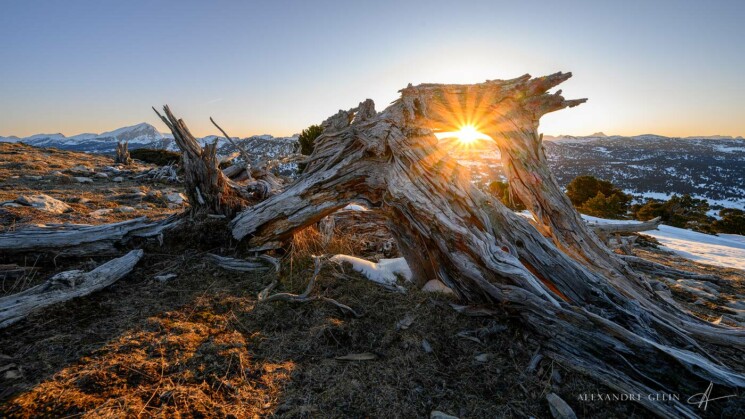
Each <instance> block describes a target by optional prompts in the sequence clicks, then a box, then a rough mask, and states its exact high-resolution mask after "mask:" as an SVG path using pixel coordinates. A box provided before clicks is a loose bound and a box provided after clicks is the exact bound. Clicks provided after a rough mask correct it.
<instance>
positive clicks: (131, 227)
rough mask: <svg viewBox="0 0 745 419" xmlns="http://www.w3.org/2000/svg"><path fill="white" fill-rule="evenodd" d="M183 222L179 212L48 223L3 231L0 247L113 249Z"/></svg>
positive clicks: (80, 250)
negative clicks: (117, 219)
mask: <svg viewBox="0 0 745 419" xmlns="http://www.w3.org/2000/svg"><path fill="white" fill-rule="evenodd" d="M179 222H180V220H179V218H178V216H171V217H168V218H166V219H164V220H161V221H155V222H153V221H150V220H149V219H148V218H146V217H140V218H135V219H132V220H127V221H121V222H118V223H113V224H101V225H88V224H46V225H41V226H29V227H24V228H20V229H18V230H14V231H9V232H5V233H0V251H2V252H3V253H7V254H13V253H23V252H31V251H33V252H42V251H53V252H60V253H62V254H65V255H71V256H73V255H86V254H90V253H96V252H110V251H114V250H115V246H116V245H121V244H125V243H127V242H128V241H129V240H131V239H133V238H135V237H140V238H149V237H156V236H159V235H160V234H162V233H163V232H164V231H166V230H168V229H171V228H173V227H175V226H176V225H178V224H179Z"/></svg>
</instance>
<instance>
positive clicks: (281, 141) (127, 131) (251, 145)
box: [0, 122, 297, 158]
mask: <svg viewBox="0 0 745 419" xmlns="http://www.w3.org/2000/svg"><path fill="white" fill-rule="evenodd" d="M216 139H217V143H218V145H217V152H218V154H220V155H229V154H232V153H234V152H236V151H238V150H237V149H236V148H235V147H234V146H233V145H232V144H231V143H230V142H229V141H228V140H227V139H225V137H218V136H216V135H209V136H207V137H202V138H197V141H199V142H200V143H201V144H202V145H204V144H206V143H213V142H214V141H215V140H216ZM233 140H235V141H236V142H238V143H239V144H243V145H244V147H245V148H246V149H249V150H252V153H254V154H255V155H257V156H260V157H261V158H267V157H268V158H277V157H283V156H286V155H288V154H291V153H292V152H293V150H294V147H295V146H296V144H297V137H273V136H271V135H255V136H252V137H248V138H238V137H234V138H233ZM119 141H122V142H129V149H130V150H134V149H138V148H156V149H166V150H171V151H177V150H178V147H177V146H176V143H175V142H174V140H173V135H172V134H163V133H161V132H158V130H157V129H156V128H155V127H154V126H152V125H150V124H147V123H144V122H143V123H141V124H137V125H132V126H130V127H124V128H119V129H116V130H114V131H109V132H104V133H102V134H79V135H74V136H71V137H66V136H64V135H63V134H36V135H32V136H30V137H25V138H19V137H15V136H13V137H0V142H23V143H25V144H28V145H32V146H36V147H55V148H59V149H61V150H70V151H82V152H86V153H114V152H115V151H116V144H117V143H118V142H119Z"/></svg>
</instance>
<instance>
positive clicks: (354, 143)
mask: <svg viewBox="0 0 745 419" xmlns="http://www.w3.org/2000/svg"><path fill="white" fill-rule="evenodd" d="M569 76H570V75H569V74H563V73H557V74H553V75H550V76H547V77H541V78H531V77H530V76H523V77H520V78H517V79H513V80H504V81H503V80H493V81H487V82H486V83H481V84H475V85H439V84H423V85H419V86H409V87H407V88H405V89H403V90H402V91H401V93H402V95H401V98H400V99H399V100H397V101H396V102H394V103H393V104H392V105H390V106H389V107H388V108H386V109H385V110H384V111H382V112H380V113H376V112H375V109H374V104H373V103H372V101H370V100H367V101H365V102H363V103H361V104H360V105H359V106H358V107H356V108H353V109H351V110H349V111H346V112H345V111H340V112H339V113H338V114H336V115H334V116H333V117H331V118H329V119H328V120H327V121H325V122H324V124H323V127H324V133H323V134H322V135H321V136H320V137H319V138H318V139H317V140H316V146H315V150H314V152H313V154H312V155H311V156H310V157H309V158H308V161H307V167H306V169H305V171H304V173H303V176H302V177H301V178H299V179H298V180H297V181H296V182H294V183H293V184H291V185H289V186H287V187H286V188H285V189H284V190H283V191H282V192H281V193H279V194H277V195H274V196H271V197H269V198H268V199H266V200H264V201H262V202H260V203H258V204H256V205H253V206H252V207H250V208H247V209H246V210H244V211H243V212H241V213H240V214H238V216H237V217H235V219H234V220H233V221H232V224H231V227H232V230H233V235H234V237H235V238H237V239H243V240H247V241H248V243H249V244H250V245H252V246H254V247H255V249H257V250H260V249H268V248H273V247H277V246H281V244H282V242H283V241H284V240H286V239H287V237H289V236H290V235H291V234H292V233H293V231H295V230H297V229H300V228H304V227H306V226H309V225H311V224H313V223H316V222H318V221H319V220H320V219H321V218H323V217H325V216H327V215H329V214H331V213H333V212H334V211H336V210H338V209H339V208H341V207H344V206H346V205H347V204H348V203H350V202H353V201H359V202H365V203H367V204H368V206H370V207H375V208H377V209H378V210H379V211H381V212H382V213H383V214H384V215H385V217H386V219H387V220H388V222H389V224H390V227H391V231H392V233H393V234H394V236H395V237H396V239H397V243H398V245H399V248H400V249H401V251H402V253H403V255H404V256H405V258H406V260H407V261H408V263H409V265H410V267H411V269H412V271H413V273H414V275H415V277H416V279H417V281H418V282H419V283H420V284H423V283H424V282H426V281H428V280H431V279H438V280H440V281H442V282H443V283H445V284H446V285H447V286H449V287H450V288H451V289H453V290H454V291H455V292H456V293H457V295H458V296H460V297H461V298H462V299H463V300H465V301H468V302H470V303H474V304H481V305H486V306H489V307H492V309H493V310H497V311H507V312H509V313H513V314H514V315H516V316H519V317H520V318H522V319H523V321H524V322H525V324H526V326H528V327H530V328H532V329H534V330H535V331H536V332H537V333H538V334H539V335H540V336H542V337H543V339H544V343H543V345H544V346H543V347H544V351H545V353H546V354H547V355H549V356H551V357H552V358H553V359H555V360H557V361H560V362H562V363H564V364H565V365H567V366H568V367H570V368H574V369H577V370H579V371H582V372H583V373H586V374H588V375H591V376H593V377H595V378H597V379H598V380H600V381H602V382H603V383H605V384H606V385H608V386H610V387H612V388H614V389H616V390H618V391H620V392H626V393H635V394H636V393H640V394H653V393H657V392H668V393H677V394H681V395H692V394H695V393H698V392H700V391H702V389H705V388H706V386H707V385H708V383H709V381H711V382H714V383H716V384H717V385H721V386H725V387H730V388H743V387H745V375H744V374H743V372H742V371H743V369H742V360H739V359H737V358H736V357H735V358H732V357H731V355H729V356H728V355H727V354H728V352H727V350H726V348H736V349H738V350H741V349H742V348H744V347H745V331H744V330H742V329H736V328H731V327H724V326H719V325H713V324H710V323H707V322H705V321H703V320H701V319H698V318H696V317H693V316H692V315H690V314H689V313H685V312H682V311H680V310H679V309H678V308H677V307H675V306H673V305H671V304H669V303H667V302H666V301H665V300H664V299H663V298H661V297H659V296H658V295H656V294H655V292H654V291H653V290H652V289H651V287H650V286H649V284H648V283H647V281H646V280H645V278H644V277H643V276H642V275H641V274H639V273H637V272H635V271H633V270H632V269H631V268H630V267H629V265H628V264H627V263H626V262H625V261H624V260H623V259H622V258H620V257H619V256H618V255H616V254H615V253H613V252H612V251H610V250H609V249H608V248H607V247H606V246H605V244H604V243H603V242H602V241H601V240H599V239H598V237H597V236H596V235H595V233H594V232H593V231H592V229H591V228H590V227H588V226H587V225H586V224H585V223H584V222H583V221H582V220H581V218H580V216H579V214H577V212H576V211H575V210H574V208H573V207H572V206H571V203H570V202H569V200H568V198H567V197H566V196H564V194H563V193H562V192H561V189H560V188H559V187H558V183H557V182H556V180H555V179H554V177H553V176H552V175H551V172H550V170H549V169H548V167H547V165H546V159H545V154H544V153H543V150H542V145H541V141H540V140H541V137H540V136H539V135H538V134H537V132H536V130H537V127H538V120H539V118H540V117H541V116H542V115H544V114H545V113H548V112H551V111H555V110H559V109H562V108H564V107H568V106H575V105H578V104H580V103H582V102H583V101H584V100H565V99H564V98H563V97H562V96H561V95H560V94H559V93H556V94H548V93H547V90H548V89H550V88H552V87H554V86H556V85H557V84H559V83H561V82H562V81H564V80H566V79H567V78H568V77H569ZM454 115H455V116H456V117H454ZM458 115H460V116H464V118H458V117H457V116H458ZM465 117H469V118H478V120H479V123H478V126H480V128H481V129H482V130H483V132H486V133H488V134H489V135H490V136H491V137H492V138H493V139H495V141H496V142H497V144H498V146H499V147H500V150H502V155H503V156H505V157H504V158H505V162H506V164H507V165H508V166H509V167H508V169H507V173H508V175H509V177H510V184H511V185H515V186H514V192H515V193H516V194H517V195H518V197H519V198H520V199H521V200H522V201H523V202H524V203H526V205H528V207H529V208H530V209H531V211H532V212H533V214H534V216H535V219H536V222H535V224H531V223H530V222H529V221H527V220H526V219H525V218H523V217H520V216H518V215H516V214H514V213H513V212H512V211H510V210H509V209H507V208H506V207H505V206H504V205H503V204H502V203H501V202H499V201H498V200H497V199H495V198H493V197H492V196H489V195H487V194H485V193H483V192H482V191H480V190H479V189H477V188H476V187H474V186H473V185H472V184H471V183H470V182H469V181H468V177H467V173H466V172H467V171H466V170H465V169H464V168H462V167H461V166H460V165H459V164H458V163H457V162H456V161H455V160H454V159H453V158H452V157H451V156H450V155H448V153H447V151H446V150H444V149H443V148H442V147H439V143H438V140H437V139H436V138H435V136H434V132H435V131H438V130H444V131H454V130H455V129H457V124H458V121H459V120H462V119H465ZM704 345H706V346H707V349H704ZM716 347H721V348H723V350H722V351H714V350H712V349H710V348H716ZM639 403H641V404H643V405H644V406H645V407H646V408H647V409H649V410H650V411H652V412H655V413H657V414H660V415H665V416H690V417H692V416H696V413H695V411H694V410H693V408H692V407H691V406H688V405H686V404H685V403H684V402H681V401H674V400H673V401H668V402H657V401H651V400H649V399H646V398H642V399H641V400H639Z"/></svg>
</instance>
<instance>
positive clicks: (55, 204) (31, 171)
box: [0, 143, 186, 231]
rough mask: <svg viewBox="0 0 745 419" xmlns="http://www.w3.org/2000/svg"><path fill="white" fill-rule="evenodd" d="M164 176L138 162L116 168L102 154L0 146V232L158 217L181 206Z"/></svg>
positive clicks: (176, 188) (163, 172)
mask: <svg viewBox="0 0 745 419" xmlns="http://www.w3.org/2000/svg"><path fill="white" fill-rule="evenodd" d="M169 175H171V174H170V173H167V170H163V169H161V168H158V167H157V166H154V165H148V164H143V163H139V164H135V165H132V166H127V167H124V166H119V165H116V164H115V163H114V161H113V159H112V158H111V157H108V156H104V155H96V154H85V153H75V152H69V151H62V150H57V149H53V148H49V149H42V148H36V147H30V146H27V145H24V144H19V143H0V231H2V230H6V229H10V228H13V226H14V225H16V224H24V223H34V224H38V223H85V224H100V223H104V222H115V221H122V220H126V219H131V218H135V217H141V216H146V217H150V218H153V219H157V218H161V217H163V216H165V215H168V214H171V213H174V212H179V211H182V210H183V207H184V205H185V204H186V203H185V199H184V196H183V194H181V186H180V185H179V184H178V183H177V182H171V181H169V180H168V176H169ZM174 180H175V179H174Z"/></svg>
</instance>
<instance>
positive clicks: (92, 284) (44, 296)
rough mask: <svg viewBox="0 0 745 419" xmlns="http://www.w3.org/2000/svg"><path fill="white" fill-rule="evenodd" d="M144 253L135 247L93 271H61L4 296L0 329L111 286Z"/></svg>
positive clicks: (0, 312) (0, 305)
mask: <svg viewBox="0 0 745 419" xmlns="http://www.w3.org/2000/svg"><path fill="white" fill-rule="evenodd" d="M143 253H144V252H143V251H142V250H132V251H131V252H129V253H127V254H126V255H124V256H122V257H120V258H117V259H113V260H110V261H108V262H106V263H104V264H103V265H101V266H99V267H98V268H96V269H94V270H92V271H90V272H83V271H79V270H74V271H66V272H60V273H58V274H56V275H54V276H52V277H51V278H49V279H47V280H46V281H45V282H44V283H43V284H40V285H37V286H35V287H32V288H29V289H27V290H26V291H22V292H19V293H17V294H12V295H8V296H5V297H2V298H0V329H2V328H4V327H7V326H10V325H11V324H13V323H16V322H18V321H20V320H22V319H23V318H25V317H26V316H28V315H29V314H31V313H32V312H34V311H37V310H40V309H42V308H44V307H48V306H51V305H54V304H58V303H62V302H65V301H69V300H71V299H73V298H77V297H82V296H85V295H88V294H91V293H93V292H96V291H98V290H101V289H103V288H106V287H108V286H109V285H111V284H113V283H114V282H116V281H118V280H119V279H121V278H122V277H124V276H125V275H127V274H128V273H130V272H131V271H132V269H134V267H135V265H137V262H139V261H140V259H141V258H142V255H143Z"/></svg>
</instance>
